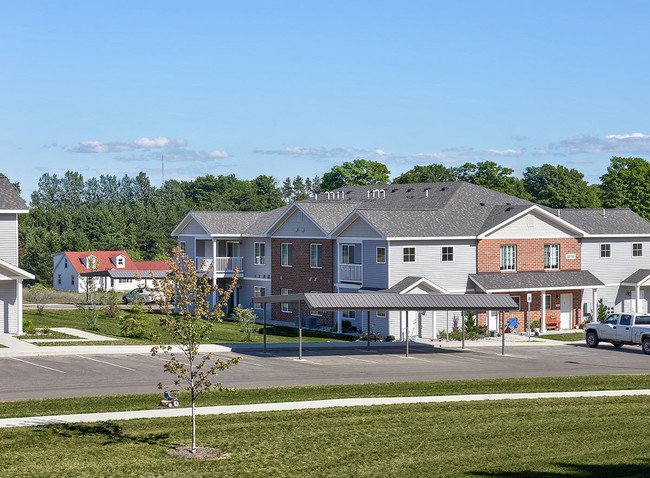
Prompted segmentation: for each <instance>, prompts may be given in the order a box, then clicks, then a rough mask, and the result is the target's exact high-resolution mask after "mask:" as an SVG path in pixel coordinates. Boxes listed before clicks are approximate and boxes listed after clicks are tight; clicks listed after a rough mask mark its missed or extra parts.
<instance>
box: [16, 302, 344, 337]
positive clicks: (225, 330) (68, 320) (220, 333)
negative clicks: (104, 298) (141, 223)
mask: <svg viewBox="0 0 650 478" xmlns="http://www.w3.org/2000/svg"><path fill="white" fill-rule="evenodd" d="M124 313H125V314H126V311H125V312H124ZM23 318H24V319H28V320H31V321H32V322H33V323H34V325H35V326H36V327H37V328H42V327H46V326H47V327H72V328H75V329H80V330H86V331H89V332H93V333H96V334H99V335H105V336H108V337H117V338H120V339H122V340H121V341H119V342H118V341H108V342H79V344H81V345H137V344H151V342H150V341H149V340H147V339H129V338H125V337H122V336H120V324H119V320H118V319H117V318H116V317H113V318H111V317H107V316H106V315H105V314H103V313H102V314H100V317H99V319H98V320H97V327H98V330H90V329H89V328H88V326H87V324H86V321H85V320H84V316H83V311H81V310H77V309H75V310H45V311H44V312H43V315H39V314H38V313H37V312H36V311H35V310H25V311H24V312H23ZM159 318H160V316H159V315H157V314H149V313H147V320H148V321H149V326H150V328H151V330H152V331H153V330H156V331H158V332H160V334H161V336H162V341H163V342H169V341H170V340H171V337H170V336H169V334H168V333H167V332H166V331H165V330H163V329H162V328H161V327H160V325H159V323H158V319H159ZM254 327H255V331H256V332H259V331H260V330H261V329H262V326H261V325H259V324H255V325H254ZM263 340H264V339H263V335H262V334H261V333H254V334H253V336H252V340H251V342H250V343H262V342H263ZM350 340H352V337H349V336H344V335H336V334H331V333H329V332H322V331H315V330H303V341H304V342H325V341H330V342H344V341H350ZM267 341H268V342H269V343H285V342H286V343H293V342H297V341H298V330H297V329H296V328H293V327H279V326H273V327H268V328H267ZM241 342H242V333H241V332H240V331H239V324H237V323H234V322H230V321H226V320H224V321H223V322H219V323H216V324H215V325H214V329H213V332H212V334H211V335H210V336H209V337H208V340H206V343H241ZM38 345H41V346H48V345H70V346H75V345H77V343H74V342H72V343H70V342H67V343H56V342H39V343H38Z"/></svg>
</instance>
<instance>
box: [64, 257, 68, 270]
mask: <svg viewBox="0 0 650 478" xmlns="http://www.w3.org/2000/svg"><path fill="white" fill-rule="evenodd" d="M63 268H64V269H67V268H68V259H67V258H66V260H65V263H64V265H63Z"/></svg>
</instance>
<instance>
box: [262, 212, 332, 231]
mask: <svg viewBox="0 0 650 478" xmlns="http://www.w3.org/2000/svg"><path fill="white" fill-rule="evenodd" d="M273 236H274V237H294V236H301V237H303V236H304V237H324V236H325V234H323V231H321V230H320V229H319V228H318V226H316V224H314V222H313V221H312V220H311V219H309V218H308V217H307V215H306V214H303V213H302V212H301V211H294V212H293V213H292V214H291V215H290V216H289V217H288V218H287V220H286V221H285V222H284V223H283V224H282V225H281V226H280V227H279V228H278V229H277V230H276V231H275V232H274V233H273Z"/></svg>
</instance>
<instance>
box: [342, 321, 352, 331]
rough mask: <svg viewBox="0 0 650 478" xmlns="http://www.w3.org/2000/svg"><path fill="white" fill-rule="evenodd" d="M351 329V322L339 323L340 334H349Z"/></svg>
mask: <svg viewBox="0 0 650 478" xmlns="http://www.w3.org/2000/svg"><path fill="white" fill-rule="evenodd" d="M351 328H352V322H350V321H349V320H343V321H341V332H343V333H346V332H350V329H351Z"/></svg>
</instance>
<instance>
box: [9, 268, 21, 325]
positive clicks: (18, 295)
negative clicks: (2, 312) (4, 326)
mask: <svg viewBox="0 0 650 478" xmlns="http://www.w3.org/2000/svg"><path fill="white" fill-rule="evenodd" d="M16 307H17V310H16V318H17V319H18V329H17V333H18V335H23V280H22V279H18V280H17V281H16ZM6 332H9V330H7V331H6Z"/></svg>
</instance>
